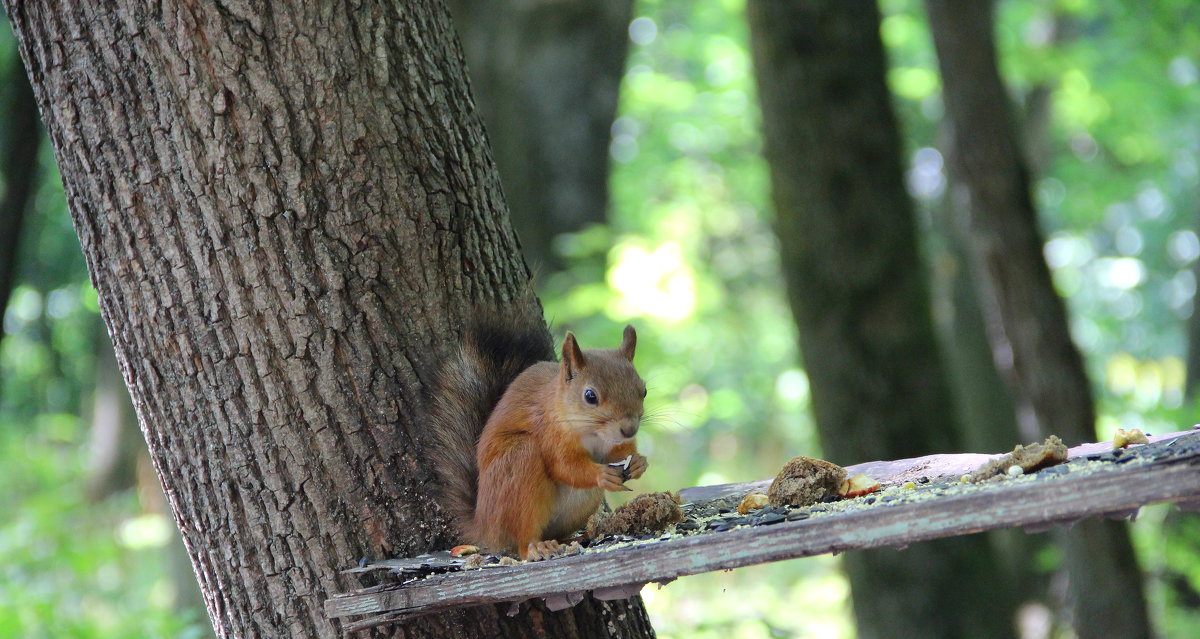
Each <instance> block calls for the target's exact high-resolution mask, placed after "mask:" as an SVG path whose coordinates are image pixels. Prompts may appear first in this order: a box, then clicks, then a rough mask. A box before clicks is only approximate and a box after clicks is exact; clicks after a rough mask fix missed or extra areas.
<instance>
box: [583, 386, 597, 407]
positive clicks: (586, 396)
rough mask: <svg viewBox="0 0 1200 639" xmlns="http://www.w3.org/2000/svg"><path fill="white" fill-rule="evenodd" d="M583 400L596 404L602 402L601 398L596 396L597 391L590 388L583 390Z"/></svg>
mask: <svg viewBox="0 0 1200 639" xmlns="http://www.w3.org/2000/svg"><path fill="white" fill-rule="evenodd" d="M583 401H585V402H587V403H589V404H591V405H592V406H595V405H596V404H599V403H600V398H599V397H596V391H594V390H592V389H590V388H588V389H586V390H584V391H583Z"/></svg>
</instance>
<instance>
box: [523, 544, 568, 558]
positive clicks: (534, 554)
mask: <svg viewBox="0 0 1200 639" xmlns="http://www.w3.org/2000/svg"><path fill="white" fill-rule="evenodd" d="M560 550H562V545H561V544H559V543H558V542H557V541H555V540H553V539H547V540H545V541H532V542H529V546H527V547H526V548H525V557H524V559H525V560H526V561H542V560H544V559H550V558H551V557H553V556H554V555H555V554H557V553H558V552H559V551H560Z"/></svg>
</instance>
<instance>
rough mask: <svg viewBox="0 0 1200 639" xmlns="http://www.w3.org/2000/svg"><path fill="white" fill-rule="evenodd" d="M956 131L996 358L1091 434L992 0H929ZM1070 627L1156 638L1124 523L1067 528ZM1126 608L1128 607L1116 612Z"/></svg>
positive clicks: (1089, 408) (1053, 412) (1039, 402)
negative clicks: (1000, 57) (1007, 84)
mask: <svg viewBox="0 0 1200 639" xmlns="http://www.w3.org/2000/svg"><path fill="white" fill-rule="evenodd" d="M925 6H926V8H927V9H928V12H929V23H930V29H931V31H932V32H933V39H934V45H935V47H936V49H937V54H938V64H939V66H940V68H941V74H942V84H943V87H944V93H943V100H944V102H945V105H946V118H947V120H948V122H949V124H950V127H951V129H952V135H951V138H952V145H953V148H954V153H953V154H952V158H953V159H952V161H953V162H954V163H955V170H956V171H957V172H958V173H959V174H960V175H961V176H962V179H963V182H964V184H965V185H966V190H967V193H968V196H969V204H968V210H969V220H970V222H969V224H968V230H969V240H968V246H969V249H970V252H971V254H972V256H973V257H974V263H975V267H976V269H977V270H976V272H977V274H978V282H979V283H980V291H981V293H982V301H983V308H984V309H985V313H989V314H991V316H992V321H989V322H988V326H989V328H992V329H993V330H992V333H991V335H990V339H991V340H992V344H993V348H992V350H993V352H995V353H999V354H1000V357H998V358H997V365H998V366H999V367H1001V368H1002V369H1006V370H1008V371H1009V373H1010V378H1011V379H1012V380H1014V382H1015V388H1014V390H1015V392H1016V393H1017V394H1018V395H1020V396H1021V397H1024V398H1026V399H1027V401H1028V402H1029V404H1030V406H1032V409H1033V413H1034V416H1035V418H1036V420H1037V423H1038V426H1039V428H1040V429H1041V431H1042V435H1043V436H1045V435H1048V434H1051V433H1054V434H1057V435H1059V436H1060V437H1062V438H1063V439H1064V440H1067V441H1068V443H1069V444H1076V443H1079V442H1081V441H1085V440H1090V439H1091V438H1092V437H1094V436H1095V406H1094V404H1093V399H1092V391H1091V386H1090V385H1089V383H1088V379H1087V375H1086V372H1085V371H1084V368H1083V359H1082V357H1081V356H1080V353H1079V351H1078V349H1077V348H1076V347H1075V344H1074V343H1073V342H1072V341H1071V336H1070V332H1069V330H1068V324H1067V315H1066V308H1065V306H1064V304H1063V301H1062V299H1061V298H1059V297H1058V294H1057V293H1056V292H1055V290H1054V285H1053V283H1052V281H1051V278H1050V270H1049V267H1048V266H1047V265H1046V262H1045V259H1044V258H1043V256H1042V245H1043V241H1042V237H1041V232H1040V229H1039V227H1038V223H1037V215H1036V212H1035V210H1034V207H1033V201H1032V198H1031V196H1030V184H1029V172H1028V169H1027V165H1026V161H1025V158H1024V156H1023V153H1022V152H1021V149H1020V144H1019V139H1020V138H1019V137H1018V135H1017V132H1016V128H1015V126H1014V124H1013V119H1012V114H1011V110H1010V106H1009V102H1008V95H1007V93H1006V92H1005V90H1004V85H1003V82H1002V81H1001V79H1000V74H999V70H998V67H997V64H996V51H995V44H994V40H993V32H992V31H993V23H992V9H993V7H992V4H991V3H990V2H955V1H954V0H926V2H925ZM1064 539H1065V543H1064V548H1065V550H1066V566H1067V570H1068V572H1069V574H1070V580H1071V599H1072V608H1073V617H1074V618H1073V624H1074V626H1075V630H1076V632H1077V633H1078V634H1079V636H1080V637H1084V638H1088V637H1148V636H1150V635H1151V631H1150V627H1149V619H1148V616H1147V613H1146V602H1145V597H1144V595H1143V593H1142V577H1141V572H1140V571H1139V569H1138V566H1137V560H1136V556H1135V555H1134V552H1133V547H1132V544H1131V543H1130V540H1129V534H1128V530H1127V529H1126V527H1125V525H1124V524H1123V523H1119V522H1112V521H1085V522H1081V523H1079V524H1077V525H1076V526H1075V528H1073V529H1072V530H1071V531H1070V532H1069V533H1068V534H1066V535H1065V536H1064ZM1120 606H1125V608H1124V610H1125V614H1121V615H1113V614H1112V610H1114V609H1117V608H1118V607H1120Z"/></svg>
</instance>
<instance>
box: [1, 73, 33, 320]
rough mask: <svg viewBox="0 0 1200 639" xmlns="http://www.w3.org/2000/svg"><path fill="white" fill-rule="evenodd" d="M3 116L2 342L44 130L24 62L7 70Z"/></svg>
mask: <svg viewBox="0 0 1200 639" xmlns="http://www.w3.org/2000/svg"><path fill="white" fill-rule="evenodd" d="M0 113H2V114H3V115H4V121H5V127H4V130H3V133H4V136H3V137H4V139H3V140H0V152H2V153H3V158H4V159H3V160H2V161H0V167H2V170H3V181H2V183H3V185H4V187H3V188H4V191H3V193H2V194H0V338H3V337H4V327H3V321H2V320H3V319H4V311H5V309H7V308H8V299H9V298H10V297H12V291H13V285H14V281H15V275H16V271H17V248H18V246H19V241H20V238H21V228H22V226H23V225H24V224H23V223H24V220H25V212H26V211H27V210H29V200H30V199H31V198H32V196H33V191H34V185H35V182H36V179H37V159H38V148H39V147H40V146H41V144H42V126H41V121H40V120H39V119H38V112H37V103H36V102H35V101H34V98H33V89H32V88H31V87H30V86H29V79H28V78H26V77H25V69H24V67H22V66H21V60H20V58H18V57H16V56H14V57H13V64H12V67H11V68H9V69H6V70H5V74H4V89H3V91H0Z"/></svg>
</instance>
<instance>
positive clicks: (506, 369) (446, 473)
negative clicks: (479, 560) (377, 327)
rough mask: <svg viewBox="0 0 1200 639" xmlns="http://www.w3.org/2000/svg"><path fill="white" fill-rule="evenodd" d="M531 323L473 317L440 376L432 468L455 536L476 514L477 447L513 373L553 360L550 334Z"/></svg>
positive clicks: (434, 398) (434, 406)
mask: <svg viewBox="0 0 1200 639" xmlns="http://www.w3.org/2000/svg"><path fill="white" fill-rule="evenodd" d="M530 324H531V325H526V326H522V325H519V324H518V323H517V322H515V321H513V322H506V321H504V320H501V319H496V318H488V317H477V318H476V319H474V320H473V321H472V323H471V324H470V325H468V327H467V330H466V332H465V333H464V335H463V339H462V343H461V345H460V347H459V348H458V350H457V352H455V353H454V354H453V355H451V356H450V358H449V359H447V360H446V362H445V364H444V365H443V367H442V370H441V371H440V372H439V373H438V378H437V382H436V385H435V387H434V389H433V396H432V402H431V411H430V419H431V423H432V426H433V432H434V434H435V435H436V437H437V442H436V445H435V446H434V449H433V457H434V468H435V469H436V472H437V474H438V481H439V483H440V485H441V486H440V487H441V495H440V503H441V507H442V509H443V510H444V511H446V512H447V513H448V514H449V515H450V517H451V519H452V521H453V523H454V526H455V527H456V528H457V530H458V533H459V534H463V533H465V531H466V530H467V529H468V527H469V526H470V524H471V520H472V519H473V518H474V515H475V492H476V486H477V485H478V483H479V481H478V480H479V469H478V467H477V466H476V458H475V449H476V445H477V444H478V443H479V436H480V434H481V433H482V432H483V427H484V424H486V423H487V419H488V416H489V415H491V413H492V409H494V408H495V407H496V404H497V402H499V401H500V397H501V396H502V395H503V394H504V391H505V389H507V388H508V385H509V384H510V383H512V381H513V380H514V379H516V377H517V375H520V374H521V372H522V371H524V370H525V369H526V368H529V367H530V366H532V365H534V364H536V363H538V362H541V361H546V360H553V359H554V344H553V342H551V340H550V336H549V335H548V334H547V333H546V331H545V329H544V328H542V326H541V325H540V323H530Z"/></svg>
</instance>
